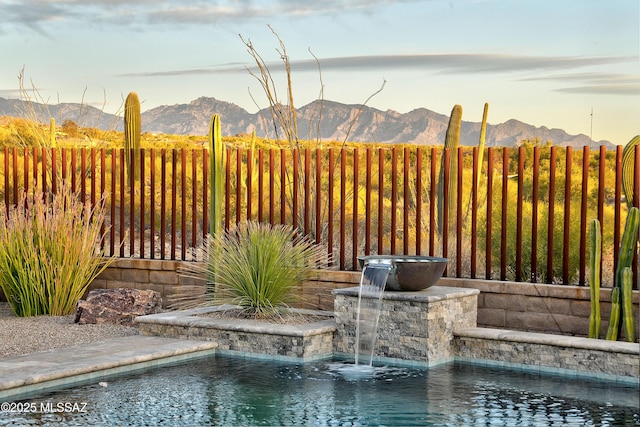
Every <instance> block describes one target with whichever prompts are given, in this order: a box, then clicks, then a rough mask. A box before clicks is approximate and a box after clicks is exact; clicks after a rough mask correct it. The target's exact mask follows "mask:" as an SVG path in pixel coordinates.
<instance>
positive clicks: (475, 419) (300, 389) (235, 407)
mask: <svg viewBox="0 0 640 427" xmlns="http://www.w3.org/2000/svg"><path fill="white" fill-rule="evenodd" d="M343 366H344V364H343V363H340V361H337V360H336V361H319V362H313V363H305V364H300V363H284V362H273V361H264V360H257V359H244V358H237V357H228V356H213V357H209V358H204V359H198V360H195V361H192V362H186V363H181V364H179V365H175V366H170V367H164V368H161V369H150V370H147V371H144V372H142V373H138V374H135V375H130V374H129V375H124V376H119V377H115V378H108V379H100V380H95V381H94V382H92V383H90V384H86V385H76V386H73V387H68V388H66V389H58V390H56V391H54V392H51V393H46V394H39V395H32V396H28V397H26V398H23V399H21V400H20V401H21V402H25V403H29V404H35V405H36V406H37V407H38V408H40V407H41V406H40V404H41V403H43V404H44V405H45V406H46V404H48V403H52V404H53V406H54V407H55V406H56V404H58V403H60V402H69V403H86V406H84V407H81V409H82V410H81V411H80V410H78V411H68V412H64V413H26V412H24V411H23V412H21V413H17V412H14V413H11V412H6V413H3V414H2V416H0V426H9V425H49V426H65V425H153V426H162V425H175V426H179V425H189V426H191V425H193V426H198V425H221V426H225V425H232V426H240V425H283V426H292V425H388V426H393V425H413V426H418V425H438V426H460V425H522V426H534V425H538V426H548V425H569V426H596V425H609V426H614V425H615V426H618V425H620V426H622V425H624V426H634V425H635V426H640V409H639V405H640V396H639V395H638V388H637V386H619V385H616V384H613V383H610V382H600V381H595V380H593V381H591V380H580V379H574V378H567V377H565V376H554V375H548V374H540V373H535V372H524V371H513V370H505V369H498V368H490V367H486V366H477V365H468V364H459V363H450V364H446V365H440V366H437V367H434V368H429V369H424V368H413V367H406V366H386V367H385V366H373V367H372V368H371V375H367V376H360V377H354V376H345V375H344V373H343V372H342V371H341V370H342V368H343ZM99 381H100V382H102V384H100V382H99Z"/></svg>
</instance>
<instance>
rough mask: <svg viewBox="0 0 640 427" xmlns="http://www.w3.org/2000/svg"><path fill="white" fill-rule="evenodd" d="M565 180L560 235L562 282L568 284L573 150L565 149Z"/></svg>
mask: <svg viewBox="0 0 640 427" xmlns="http://www.w3.org/2000/svg"><path fill="white" fill-rule="evenodd" d="M565 150H566V151H565V181H564V224H563V225H564V230H563V231H564V234H563V237H562V283H563V284H565V285H570V284H571V283H570V281H569V255H570V254H569V249H570V242H569V238H570V236H571V166H572V164H573V150H572V149H571V147H567V148H566V149H565Z"/></svg>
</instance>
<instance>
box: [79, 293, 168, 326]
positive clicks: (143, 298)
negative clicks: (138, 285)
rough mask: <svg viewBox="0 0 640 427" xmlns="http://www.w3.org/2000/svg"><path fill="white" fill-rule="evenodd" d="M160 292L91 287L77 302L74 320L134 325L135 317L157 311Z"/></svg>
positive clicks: (83, 322)
mask: <svg viewBox="0 0 640 427" xmlns="http://www.w3.org/2000/svg"><path fill="white" fill-rule="evenodd" d="M160 306H161V305H160V294H159V293H158V292H155V291H151V290H140V289H123V288H120V289H94V290H92V291H90V292H89V295H88V296H87V298H86V299H84V300H80V301H79V302H78V308H77V309H76V318H75V322H76V323H80V324H86V323H114V324H118V325H124V326H133V324H134V321H135V318H136V316H144V315H147V314H153V313H157V312H158V311H159V309H160Z"/></svg>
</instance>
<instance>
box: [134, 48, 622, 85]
mask: <svg viewBox="0 0 640 427" xmlns="http://www.w3.org/2000/svg"><path fill="white" fill-rule="evenodd" d="M633 60H634V58H629V57H624V56H577V57H572V56H518V55H495V54H477V53H471V54H422V55H371V56H351V57H336V58H319V61H320V66H321V68H322V70H323V71H328V70H342V71H345V70H353V71H385V70H409V71H411V70H424V71H435V72H439V73H445V72H446V73H471V74H476V73H513V72H527V73H535V72H542V71H544V72H554V71H559V70H572V69H578V68H583V67H590V66H600V65H610V64H615V63H624V62H629V61H633ZM267 65H268V66H269V67H270V69H271V70H279V69H281V68H282V67H281V64H280V63H270V64H267ZM291 68H292V70H293V72H296V71H302V72H304V71H312V72H317V69H318V65H317V63H316V61H315V59H308V60H300V61H291ZM238 72H243V73H244V72H246V68H245V66H244V65H242V64H227V65H221V66H217V67H211V68H198V69H187V70H170V71H161V72H150V73H141V74H134V75H131V74H128V75H126V76H128V77H129V76H136V77H144V76H147V77H159V76H179V75H192V74H226V73H238ZM535 78H540V79H542V78H548V77H534V79H535Z"/></svg>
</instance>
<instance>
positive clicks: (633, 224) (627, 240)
mask: <svg viewBox="0 0 640 427" xmlns="http://www.w3.org/2000/svg"><path fill="white" fill-rule="evenodd" d="M639 227H640V210H639V209H638V208H636V207H633V208H631V209H629V213H628V214H627V220H626V223H625V225H624V232H623V233H622V240H621V242H620V250H619V252H618V266H617V268H616V273H615V277H614V286H617V287H620V283H621V282H620V281H621V277H620V275H621V274H622V270H623V269H624V268H625V267H631V264H632V263H633V254H634V252H635V248H636V241H637V238H638V228H639Z"/></svg>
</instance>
